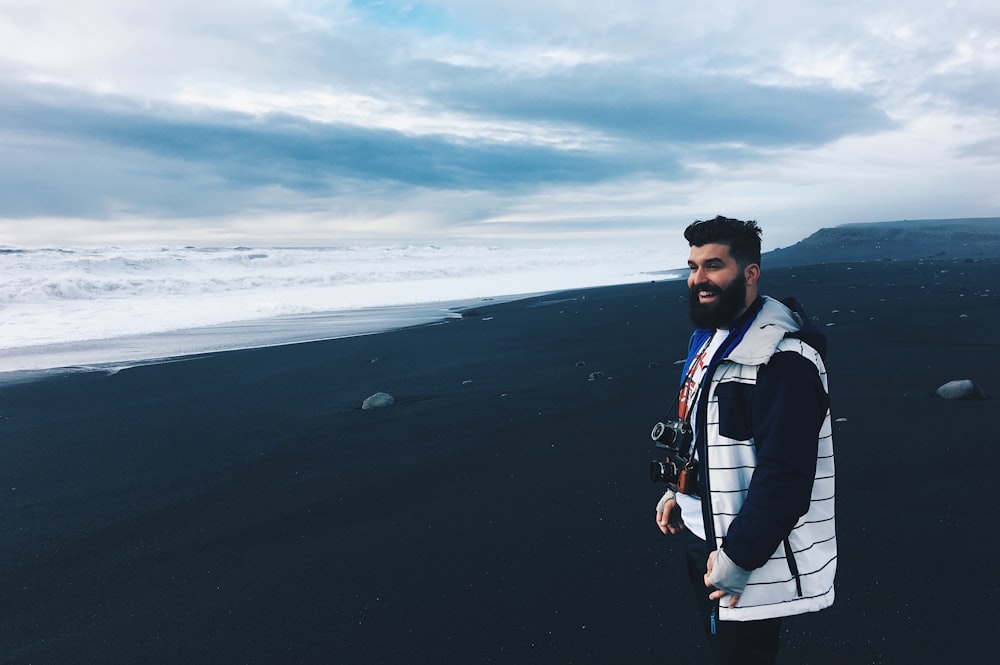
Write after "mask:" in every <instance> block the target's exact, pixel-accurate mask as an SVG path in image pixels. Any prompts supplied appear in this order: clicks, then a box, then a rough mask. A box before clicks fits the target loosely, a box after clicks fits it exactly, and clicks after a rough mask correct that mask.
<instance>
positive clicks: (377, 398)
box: [361, 393, 396, 409]
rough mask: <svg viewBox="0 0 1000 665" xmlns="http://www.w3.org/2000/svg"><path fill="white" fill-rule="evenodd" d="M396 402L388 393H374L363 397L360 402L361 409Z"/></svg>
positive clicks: (375, 407)
mask: <svg viewBox="0 0 1000 665" xmlns="http://www.w3.org/2000/svg"><path fill="white" fill-rule="evenodd" d="M395 403H396V400H394V399H393V398H392V395H390V394H389V393H375V394H374V395H371V396H369V397H367V398H366V399H365V401H364V402H362V403H361V408H362V409H380V408H382V407H384V406H392V405H393V404H395Z"/></svg>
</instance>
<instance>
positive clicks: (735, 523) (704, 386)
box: [656, 216, 837, 665]
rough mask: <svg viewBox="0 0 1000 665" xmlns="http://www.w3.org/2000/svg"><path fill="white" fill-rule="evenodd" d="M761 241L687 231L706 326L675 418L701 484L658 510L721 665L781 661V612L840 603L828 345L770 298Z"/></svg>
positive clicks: (695, 338)
mask: <svg viewBox="0 0 1000 665" xmlns="http://www.w3.org/2000/svg"><path fill="white" fill-rule="evenodd" d="M760 236H761V229H760V227H759V226H757V223H756V222H754V221H746V222H744V221H740V220H738V219H730V218H727V217H721V216H720V217H716V218H715V219H711V220H707V221H697V222H694V223H693V224H691V225H690V226H689V227H688V228H687V229H686V230H685V231H684V237H685V239H686V240H687V241H688V243H689V245H690V248H691V249H690V255H689V259H688V268H689V269H690V275H689V277H688V287H689V289H690V314H691V319H692V321H693V322H694V324H695V326H696V330H695V332H694V334H693V335H692V337H691V343H690V345H689V349H688V359H687V362H686V363H685V366H684V371H683V372H682V375H681V385H680V390H679V394H678V396H677V400H676V403H677V405H678V408H677V414H676V417H677V422H680V423H684V424H685V427H687V428H688V430H689V431H690V432H692V435H691V436H690V437H689V438H690V442H687V441H685V442H684V447H685V448H686V450H681V451H680V453H681V454H682V456H683V459H685V460H687V461H688V471H689V472H690V474H691V478H692V481H691V482H684V483H683V484H682V485H681V486H678V482H677V479H675V478H672V477H671V478H668V479H667V480H668V484H669V487H670V489H669V490H668V491H667V492H666V493H665V494H664V495H663V497H662V498H661V499H660V501H659V503H658V504H657V506H656V524H657V526H658V527H659V528H660V530H661V531H662V532H663V533H665V534H679V533H683V534H684V535H685V538H686V546H687V566H688V574H689V577H690V579H691V583H692V586H693V587H694V589H695V592H696V596H697V600H698V605H697V606H698V610H699V612H700V613H701V616H702V617H703V618H704V620H705V626H706V634H707V635H708V639H709V644H710V645H711V651H712V655H713V658H714V662H715V663H717V664H723V663H740V664H741V665H746V664H748V663H774V662H775V659H776V657H777V653H778V649H779V646H780V642H781V619H782V617H785V616H791V615H795V614H802V613H805V612H815V611H818V610H821V609H823V608H825V607H829V606H830V605H831V604H833V599H834V586H833V583H834V577H835V573H836V567H837V543H836V532H835V529H834V464H833V439H832V435H831V426H830V410H829V393H828V389H827V376H826V367H825V365H824V356H825V353H826V340H825V337H824V336H823V335H822V333H820V331H819V330H818V329H816V327H815V326H813V325H812V324H811V322H810V320H809V319H808V317H806V316H805V315H804V314H803V313H802V312H801V308H800V307H799V306H798V303H797V302H795V301H790V304H791V305H792V306H791V307H789V306H787V305H785V304H783V303H781V302H778V301H777V300H774V299H772V298H769V297H766V296H761V295H759V294H758V283H759V280H760V275H761V269H760ZM673 417H674V416H673V414H671V415H670V418H671V419H673ZM685 480H688V479H685Z"/></svg>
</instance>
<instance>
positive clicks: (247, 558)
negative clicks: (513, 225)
mask: <svg viewBox="0 0 1000 665" xmlns="http://www.w3.org/2000/svg"><path fill="white" fill-rule="evenodd" d="M998 263H1000V262H998V261H997V260H995V259H983V260H976V261H972V262H965V261H962V260H961V259H940V260H936V261H923V262H920V261H906V262H887V261H881V262H870V263H853V264H827V265H818V266H812V267H791V268H780V269H772V270H768V269H767V267H766V265H765V272H764V280H763V290H764V292H765V293H768V294H770V295H774V296H778V297H783V296H786V295H795V296H797V297H798V298H799V299H800V300H801V301H802V303H803V304H804V305H805V306H806V308H807V309H808V310H809V311H810V313H811V314H812V315H813V316H814V317H815V318H817V319H819V322H820V325H821V326H824V327H825V330H826V331H827V333H828V335H829V338H830V354H829V359H828V366H829V370H830V377H831V378H830V381H831V391H832V408H833V415H834V418H835V419H836V420H837V422H836V424H835V445H836V450H837V470H838V494H837V497H838V530H839V542H840V559H839V571H838V588H837V594H838V595H837V601H836V604H835V605H834V607H833V608H831V609H830V610H827V611H824V612H822V613H819V614H816V615H810V616H804V617H799V618H794V619H792V620H789V621H788V622H787V623H786V626H787V635H788V637H787V644H786V646H785V649H784V652H783V656H782V661H781V662H784V663H789V664H791V663H838V664H843V663H851V664H854V663H929V662H938V661H940V660H947V661H950V662H982V660H981V658H982V655H981V654H985V653H989V651H990V648H991V647H992V645H993V644H994V643H995V636H994V635H992V634H991V632H989V630H990V628H991V627H992V625H991V624H992V623H994V622H993V621H992V620H993V619H995V617H996V615H997V610H996V606H997V602H998V601H1000V598H998V595H1000V594H998V585H997V584H996V581H995V577H996V576H995V575H994V574H993V573H992V570H993V566H992V565H991V561H992V558H993V557H992V554H993V550H994V545H995V543H996V541H997V536H996V534H997V531H998V528H1000V518H998V515H997V512H998V511H997V510H996V509H994V508H993V507H992V502H991V500H990V497H989V494H988V492H990V491H992V490H993V489H994V488H995V487H996V474H997V470H998V468H1000V446H998V445H997V443H998V440H1000V436H998V434H997V430H998V427H1000V419H998V417H997V409H996V400H995V399H989V400H987V401H978V402H976V401H945V400H941V399H938V398H936V397H934V396H933V391H934V389H935V388H936V387H937V386H939V385H941V384H942V383H945V382H946V381H949V380H952V379H964V378H970V379H973V380H975V381H976V382H977V383H979V385H980V386H982V388H983V389H984V390H985V391H986V393H987V396H988V397H993V398H995V396H996V395H997V394H1000V353H998V351H1000V338H998V336H997V333H996V331H997V330H998V329H1000V288H998V287H1000V279H998V277H997V275H998V267H1000V265H998ZM685 298H686V295H685V286H684V284H683V282H682V281H676V282H656V283H648V284H640V285H634V286H625V287H608V288H601V289H590V290H584V291H575V292H570V293H565V294H560V295H556V296H546V297H537V298H532V299H528V300H523V301H518V302H512V303H505V304H501V305H495V306H484V307H481V308H479V309H478V311H476V312H473V313H470V314H469V315H468V316H466V317H465V318H463V319H461V320H451V321H449V322H447V323H444V324H440V325H430V326H422V327H417V328H410V329H406V330H401V331H398V332H393V333H385V334H378V335H370V336H363V337H354V338H349V339H341V340H334V341H329V342H318V343H310V344H300V345H294V346H287V347H280V348H270V349H261V350H253V351H241V352H230V353H222V354H218V355H214V356H210V357H203V358H197V359H190V360H186V361H182V362H175V363H168V364H161V365H155V366H146V367H138V368H134V369H129V370H126V371H122V372H120V373H118V374H115V375H101V374H96V373H92V374H76V375H65V376H60V377H55V378H50V379H46V380H41V381H37V382H33V383H24V384H16V385H8V386H3V387H0V481H2V482H0V492H2V496H3V497H4V499H3V503H2V506H3V509H2V511H0V533H2V539H0V570H2V575H0V662H2V663H73V664H83V663H393V664H394V663H400V664H402V663H406V664H413V663H511V664H522V663H547V664H557V663H558V664H565V663H681V664H684V663H696V662H703V661H704V659H705V657H706V652H705V650H704V649H703V648H702V647H701V639H700V637H699V635H698V630H699V628H698V626H697V624H696V619H695V617H694V616H693V615H692V612H691V609H690V606H691V603H690V599H689V595H688V594H689V593H690V592H689V590H688V588H687V586H686V582H685V581H684V579H683V573H682V555H683V547H682V543H681V542H680V541H676V542H674V541H672V539H671V538H669V537H667V536H663V535H662V534H660V532H659V531H658V530H657V529H656V527H655V525H654V523H653V507H654V504H655V502H656V499H657V498H658V496H659V493H660V488H659V487H657V486H654V485H653V484H652V483H650V481H649V479H648V476H647V468H648V463H649V461H650V459H652V457H653V455H654V449H653V447H652V445H651V443H650V441H649V438H648V432H649V429H650V427H651V426H652V424H653V423H654V422H656V421H657V420H658V419H660V417H661V416H662V415H663V412H664V410H665V408H666V406H667V402H668V401H669V393H670V390H671V388H672V387H673V386H674V384H675V381H676V374H677V372H678V369H677V367H676V366H675V365H674V362H675V361H677V360H679V359H680V358H682V357H683V355H684V351H685V345H686V340H687V336H688V334H689V332H690V325H689V323H688V320H687V317H686V310H685V308H686V305H685ZM594 372H601V373H603V376H602V377H601V378H596V379H595V380H588V378H589V377H590V375H591V373H594ZM376 391H385V392H388V393H390V394H392V395H393V396H394V397H395V398H396V400H397V403H396V404H395V405H394V406H392V407H389V408H384V409H376V410H361V408H360V405H361V402H362V400H363V399H364V398H365V397H367V396H369V395H371V394H372V393H374V392H376ZM980 576H982V577H983V579H984V581H979V577H980Z"/></svg>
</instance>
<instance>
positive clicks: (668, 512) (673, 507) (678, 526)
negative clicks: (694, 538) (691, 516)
mask: <svg viewBox="0 0 1000 665" xmlns="http://www.w3.org/2000/svg"><path fill="white" fill-rule="evenodd" d="M664 496H666V495H664ZM656 526H658V527H660V531H662V532H663V533H669V534H670V535H674V534H676V533H680V532H681V531H683V530H684V522H682V521H681V509H680V507H679V506H678V505H677V500H676V499H674V498H673V497H672V496H671V497H670V498H668V499H667V500H666V501H662V500H661V501H660V505H657V506H656Z"/></svg>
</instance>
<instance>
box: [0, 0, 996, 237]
mask: <svg viewBox="0 0 1000 665" xmlns="http://www.w3.org/2000/svg"><path fill="white" fill-rule="evenodd" d="M998 182H1000V3H997V2H995V0H981V1H980V0H966V1H957V2H947V1H942V0H933V1H932V0H895V1H894V0H884V1H880V0H845V1H838V2H830V1H824V2H813V1H812V0H805V1H801V2H791V1H790V0H774V1H771V0H765V1H756V2H755V1H751V0H702V2H699V3H691V2H676V1H674V0H648V1H644V0H615V1H614V2H605V1H603V0H597V1H594V0H588V2H582V1H580V0H574V1H572V2H570V1H567V0H554V1H551V2H546V1H544V0H531V1H525V0H453V1H452V0H442V1H431V0H428V1H425V2H381V1H376V0H349V1H347V0H316V1H313V0H242V1H238V0H211V2H206V1H205V0H197V1H195V0H171V1H170V2H158V3H153V2H142V1H141V0H80V1H78V2H66V1H65V0H0V245H13V246H52V245H69V244H101V243H118V244H126V243H180V244H234V243H236V244H257V245H261V244H280V243H336V242H340V241H344V240H356V239H375V240H379V239H381V240H389V241H391V240H396V239H406V240H413V239H419V240H428V241H434V242H442V241H447V240H463V241H466V240H472V241H487V242H493V241H497V240H502V239H505V238H506V239H522V240H524V239H526V240H534V241H539V242H558V241H562V240H584V241H591V242H622V241H625V240H631V241H634V242H639V243H641V242H660V241H661V239H663V238H667V237H670V238H672V237H673V236H674V235H676V234H677V233H679V230H680V229H682V228H683V227H684V226H685V225H686V224H687V223H689V222H690V221H693V220H695V219H704V218H707V217H714V216H715V215H717V214H722V215H726V216H731V217H739V218H742V219H756V220H758V221H759V222H760V224H761V226H762V227H763V228H764V245H765V249H768V248H774V247H780V246H786V245H788V244H791V243H793V242H795V241H797V240H799V239H801V238H803V237H805V236H807V235H809V234H810V233H812V232H813V231H815V230H817V229H819V228H821V227H828V226H835V225H837V224H841V223H848V222H865V221H883V220H897V219H927V218H956V217H989V216H1000V187H998V186H997V183H998ZM665 233H669V234H672V235H664V234H665Z"/></svg>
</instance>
